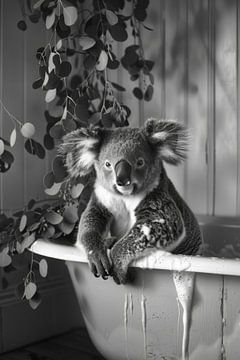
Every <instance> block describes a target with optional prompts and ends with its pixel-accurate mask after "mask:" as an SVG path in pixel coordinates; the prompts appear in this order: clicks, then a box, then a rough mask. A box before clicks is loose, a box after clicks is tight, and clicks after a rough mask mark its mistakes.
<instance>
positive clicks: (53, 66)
mask: <svg viewBox="0 0 240 360" xmlns="http://www.w3.org/2000/svg"><path fill="white" fill-rule="evenodd" d="M55 55H56V54H55V53H54V52H51V54H50V55H49V58H48V72H49V74H50V72H51V71H52V70H54V69H55V64H54V62H53V57H54V56H55Z"/></svg>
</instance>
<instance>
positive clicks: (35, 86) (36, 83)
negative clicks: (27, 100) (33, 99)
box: [32, 78, 43, 89]
mask: <svg viewBox="0 0 240 360" xmlns="http://www.w3.org/2000/svg"><path fill="white" fill-rule="evenodd" d="M42 85H43V79H42V78H40V79H37V80H36V81H34V83H33V84H32V87H33V89H39V88H40V87H41V86H42Z"/></svg>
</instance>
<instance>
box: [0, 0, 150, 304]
mask: <svg viewBox="0 0 240 360" xmlns="http://www.w3.org/2000/svg"><path fill="white" fill-rule="evenodd" d="M20 5H21V11H22V19H21V20H19V22H18V24H17V26H18V28H19V29H20V30H22V31H26V30H27V27H28V22H29V21H30V22H32V23H37V22H39V21H40V20H41V19H43V22H44V23H45V27H46V29H47V30H48V31H49V32H51V36H50V39H49V41H48V43H47V44H44V45H43V46H40V47H39V48H38V49H37V51H36V59H37V62H38V76H37V77H36V80H35V81H34V83H33V88H34V89H38V88H42V90H43V92H44V94H45V102H46V103H47V104H51V110H46V111H45V113H44V115H45V118H46V134H45V135H44V138H43V145H42V144H40V143H38V142H37V141H35V140H34V139H33V136H34V133H35V127H34V125H33V124H31V123H30V122H27V123H25V124H23V123H22V122H21V121H20V120H18V119H17V118H16V117H15V116H14V115H12V114H11V113H10V112H9V110H8V109H7V108H6V107H5V106H4V104H3V103H2V102H1V105H2V109H3V111H5V112H6V113H7V115H8V116H9V118H10V119H11V120H12V121H13V126H14V127H13V130H12V133H11V136H10V141H8V140H6V139H3V138H1V139H0V172H6V171H8V170H9V169H10V167H11V166H12V164H13V160H14V158H13V155H12V153H11V148H12V147H14V145H15V141H16V137H17V130H18V129H19V132H20V133H21V135H22V136H24V137H25V138H26V140H25V150H26V151H27V152H29V153H30V154H31V155H34V156H38V157H39V158H44V157H45V152H46V150H47V151H50V150H53V149H55V146H56V144H58V142H59V141H60V140H61V138H62V137H63V136H64V135H66V134H67V133H68V132H70V131H73V130H75V129H77V128H79V127H87V126H100V127H102V126H103V127H120V126H127V125H128V124H129V117H130V115H131V110H130V109H129V107H128V106H127V105H126V104H124V103H123V102H122V101H121V100H120V99H121V98H122V96H119V93H123V92H125V91H126V89H125V87H124V86H123V85H122V84H118V83H115V82H113V81H112V80H111V77H110V74H109V72H110V70H111V71H118V68H119V67H120V66H122V67H123V68H124V69H125V70H126V71H127V72H128V73H129V76H130V79H131V80H132V81H133V82H136V86H135V87H134V89H133V94H134V96H135V97H136V98H137V99H138V100H139V101H150V100H151V98H152V96H153V84H154V77H153V74H152V69H153V66H154V63H153V61H151V60H150V59H146V57H145V53H144V47H143V42H142V31H143V30H144V29H146V30H147V31H151V30H152V29H150V28H149V27H148V26H146V25H145V20H146V18H147V8H148V5H149V0H131V1H130V0H126V1H125V0H115V1H112V0H93V1H91V3H90V2H89V1H84V0H68V1H65V0H38V1H33V0H21V1H20ZM84 6H85V8H84ZM127 39H132V44H130V45H129V42H128V45H127V46H126V47H125V49H124V54H123V56H122V58H121V59H118V58H117V54H116V53H115V52H114V49H115V47H114V45H115V44H116V43H123V45H124V42H125V41H126V40H127ZM56 113H57V116H56ZM9 149H10V150H9ZM93 176H94V175H93V174H92V175H91V176H88V177H87V178H79V179H78V180H77V181H75V182H74V183H73V182H71V181H70V180H69V178H68V176H67V173H66V169H65V167H64V164H63V161H62V159H61V157H60V156H56V157H55V158H54V160H53V163H52V170H51V172H49V173H48V174H46V175H45V177H44V184H45V187H46V189H45V192H46V194H47V195H50V196H54V199H53V201H51V199H50V200H49V199H47V200H46V201H44V202H43V203H42V202H41V204H40V203H37V202H35V200H33V199H32V200H30V201H29V203H28V204H27V205H26V206H25V207H24V209H22V210H20V211H17V212H15V213H14V214H11V215H10V216H8V215H7V213H6V211H5V212H4V211H2V212H1V214H0V246H1V248H0V266H2V267H5V268H9V267H10V266H12V264H11V263H12V260H13V257H14V255H15V254H17V255H19V254H23V253H24V251H25V249H27V248H28V247H29V246H31V245H32V243H33V242H34V241H35V240H36V239H39V238H43V239H51V240H52V241H54V240H55V239H62V238H63V237H68V236H70V235H71V234H72V232H73V230H74V228H75V226H76V224H77V223H78V221H79V218H80V216H81V213H82V211H83V210H84V208H85V206H86V203H87V201H88V199H89V196H90V193H91V189H92V186H91V185H92V181H93ZM35 265H36V264H35ZM34 269H35V270H34ZM36 269H37V271H38V272H40V275H41V276H46V275H47V263H46V261H45V259H42V260H41V261H40V263H39V264H37V267H36V266H35V267H34V259H33V257H31V261H30V265H29V271H28V273H27V276H26V277H25V279H24V282H23V284H20V285H19V287H18V290H19V291H18V292H19V293H20V294H21V297H23V298H26V299H27V300H29V302H30V305H31V306H32V307H33V308H36V307H37V306H38V305H39V303H40V296H39V294H38V292H37V285H36V277H35V271H36Z"/></svg>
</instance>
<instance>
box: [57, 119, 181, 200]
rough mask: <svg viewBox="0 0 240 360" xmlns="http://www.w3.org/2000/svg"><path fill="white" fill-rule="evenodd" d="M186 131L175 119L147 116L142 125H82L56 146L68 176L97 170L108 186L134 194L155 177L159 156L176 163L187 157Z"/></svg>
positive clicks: (104, 184)
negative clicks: (63, 160) (128, 126)
mask: <svg viewBox="0 0 240 360" xmlns="http://www.w3.org/2000/svg"><path fill="white" fill-rule="evenodd" d="M186 150H187V132H186V129H185V128H184V126H182V125H181V124H180V123H178V122H176V121H174V120H156V119H149V120H147V122H146V124H145V125H144V127H142V128H135V129H131V128H118V129H115V130H110V129H103V128H99V127H90V128H81V129H78V130H75V131H73V132H71V133H69V134H67V135H66V136H65V137H64V138H63V143H62V145H61V146H60V147H59V152H60V154H61V155H63V156H65V164H66V167H67V169H68V172H69V175H70V177H71V178H73V179H76V178H78V177H79V176H85V175H87V174H89V173H90V172H91V171H92V170H93V168H95V170H96V176H97V179H96V180H97V181H98V182H99V183H100V184H101V185H102V186H103V187H104V188H105V189H107V190H109V191H112V192H116V193H118V194H122V195H126V196H129V195H133V194H137V193H139V192H141V191H143V190H147V189H148V188H149V186H151V185H152V184H153V183H154V184H155V183H156V181H158V179H159V176H160V172H161V167H162V160H164V161H166V162H168V163H170V164H174V165H176V164H178V163H179V162H180V161H181V160H184V159H185V157H186Z"/></svg>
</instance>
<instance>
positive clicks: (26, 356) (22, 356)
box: [0, 328, 104, 360]
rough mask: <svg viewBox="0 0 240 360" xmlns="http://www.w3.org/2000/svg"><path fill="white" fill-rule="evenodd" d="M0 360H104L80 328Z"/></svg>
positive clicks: (84, 331) (26, 347)
mask: <svg viewBox="0 0 240 360" xmlns="http://www.w3.org/2000/svg"><path fill="white" fill-rule="evenodd" d="M0 360H104V358H103V357H102V356H101V355H100V354H99V352H98V351H97V350H96V349H95V347H94V345H93V344H92V341H91V340H90V338H89V336H88V333H87V331H86V330H85V329H83V328H80V329H76V330H74V331H71V332H69V333H66V334H63V335H59V336H56V337H53V338H50V339H47V340H44V341H41V342H39V343H35V344H31V345H27V346H25V347H23V348H21V349H17V350H14V351H11V352H8V353H5V354H1V355H0Z"/></svg>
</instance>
